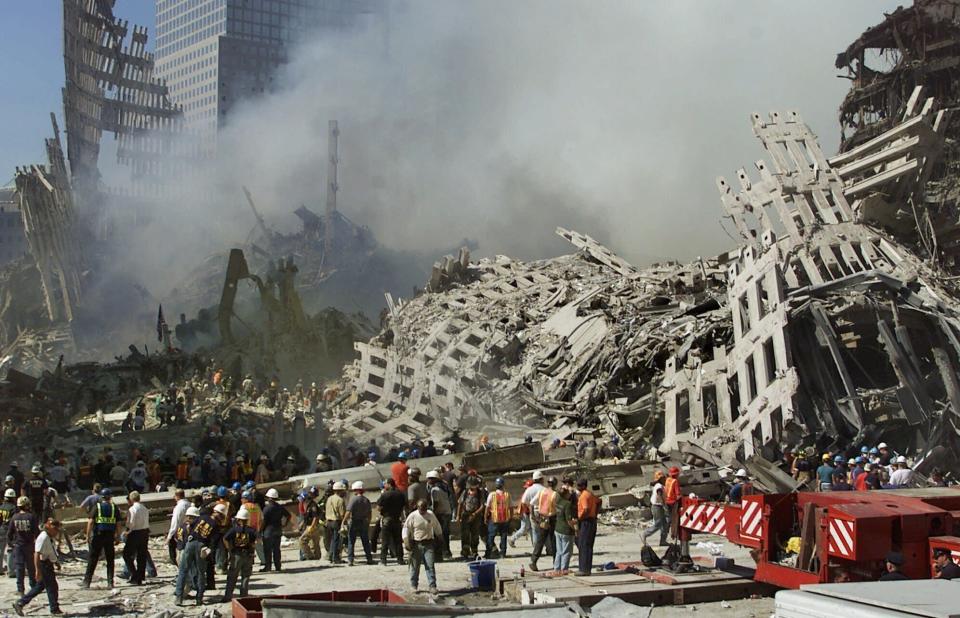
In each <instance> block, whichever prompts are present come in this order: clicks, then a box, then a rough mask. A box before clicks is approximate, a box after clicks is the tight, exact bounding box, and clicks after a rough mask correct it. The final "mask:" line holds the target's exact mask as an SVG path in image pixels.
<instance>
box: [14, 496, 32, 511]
mask: <svg viewBox="0 0 960 618" xmlns="http://www.w3.org/2000/svg"><path fill="white" fill-rule="evenodd" d="M17 506H19V507H20V508H22V509H25V508H27V507H29V506H30V498H28V497H26V496H20V497H19V498H17Z"/></svg>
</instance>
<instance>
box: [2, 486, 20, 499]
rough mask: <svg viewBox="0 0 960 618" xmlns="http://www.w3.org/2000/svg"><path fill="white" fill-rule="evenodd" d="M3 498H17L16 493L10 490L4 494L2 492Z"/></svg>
mask: <svg viewBox="0 0 960 618" xmlns="http://www.w3.org/2000/svg"><path fill="white" fill-rule="evenodd" d="M3 497H4V498H16V497H17V492H15V491H14V490H13V489H12V488H10V489H7V490H6V491H5V492H3Z"/></svg>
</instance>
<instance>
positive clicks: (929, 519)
mask: <svg viewBox="0 0 960 618" xmlns="http://www.w3.org/2000/svg"><path fill="white" fill-rule="evenodd" d="M696 533H709V534H717V535H721V536H725V537H726V538H727V539H728V540H729V541H730V542H732V543H735V544H737V545H741V546H743V547H749V548H752V550H751V552H750V553H751V556H752V557H753V559H754V561H755V563H756V571H755V575H754V579H755V580H757V581H761V582H765V583H768V584H772V585H775V586H779V587H781V588H799V587H800V586H801V585H803V584H817V583H834V582H841V581H875V580H877V579H878V578H879V577H880V575H881V574H882V573H883V572H884V570H885V561H884V558H885V557H886V555H887V553H888V552H891V551H897V552H900V553H901V554H902V555H903V558H904V563H903V566H902V567H901V570H902V571H903V573H904V574H905V575H907V576H908V577H910V578H911V579H929V578H931V577H933V576H934V570H933V550H934V549H939V548H945V549H949V550H950V551H951V555H952V557H953V559H954V561H957V562H960V489H956V488H926V489H896V490H874V491H824V492H795V493H789V494H756V495H747V496H744V497H743V499H742V501H741V502H740V503H739V504H733V503H718V502H710V501H706V500H701V499H699V498H696V497H689V498H684V499H683V502H682V505H681V508H680V540H681V543H682V545H683V547H688V546H689V542H690V539H691V538H692V536H693V535H694V534H696ZM793 537H798V538H799V548H797V546H796V545H797V543H796V540H794V542H793V543H789V542H790V539H791V538H793ZM788 543H789V544H790V545H791V550H795V551H788V550H787V546H788ZM796 550H798V551H796Z"/></svg>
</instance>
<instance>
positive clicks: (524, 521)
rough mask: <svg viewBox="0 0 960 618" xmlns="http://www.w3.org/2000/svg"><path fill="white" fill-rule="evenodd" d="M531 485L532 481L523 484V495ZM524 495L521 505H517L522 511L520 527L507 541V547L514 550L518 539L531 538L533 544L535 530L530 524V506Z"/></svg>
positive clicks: (521, 497) (528, 480)
mask: <svg viewBox="0 0 960 618" xmlns="http://www.w3.org/2000/svg"><path fill="white" fill-rule="evenodd" d="M531 485H533V481H532V480H530V479H527V480H526V481H524V482H523V494H525V493H527V490H528V489H530V486H531ZM523 494H520V504H519V505H517V508H518V509H519V511H520V527H519V528H517V529H516V531H514V533H513V534H511V535H510V537H509V538H508V539H507V545H509V546H510V547H514V548H515V547H516V546H517V539H519V538H522V537H524V536H529V537H530V541H531V542H533V530H532V528H531V523H530V505H529V504H528V503H526V502H524V501H523Z"/></svg>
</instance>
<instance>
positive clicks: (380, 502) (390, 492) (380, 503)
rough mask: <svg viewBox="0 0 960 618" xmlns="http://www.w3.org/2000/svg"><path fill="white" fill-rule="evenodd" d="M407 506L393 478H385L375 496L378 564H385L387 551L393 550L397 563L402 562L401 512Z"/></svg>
mask: <svg viewBox="0 0 960 618" xmlns="http://www.w3.org/2000/svg"><path fill="white" fill-rule="evenodd" d="M406 506H407V497H406V495H404V494H403V493H402V492H401V491H400V490H398V489H397V484H396V483H395V482H394V480H393V479H387V480H386V481H384V484H383V491H381V492H380V497H379V498H377V510H378V511H379V512H380V565H381V566H386V565H387V555H388V552H391V551H392V552H393V555H394V556H395V557H396V558H397V564H404V562H403V539H402V536H401V535H402V532H403V531H402V528H403V520H404V518H403V512H404V509H405V508H406Z"/></svg>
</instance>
